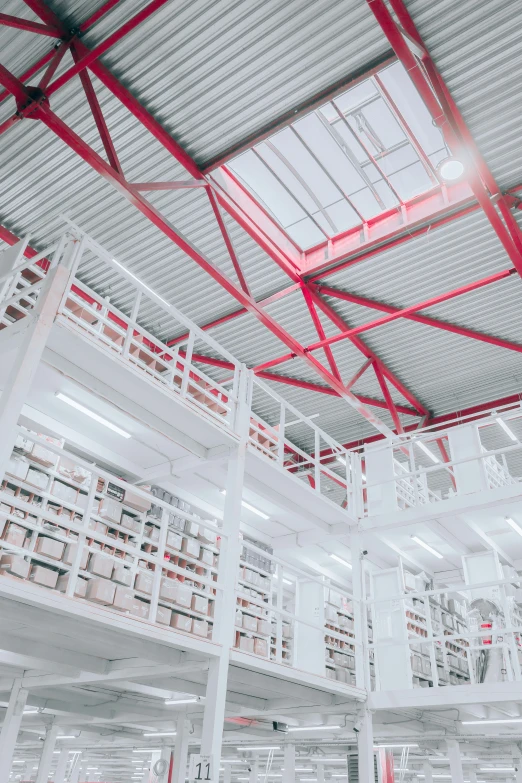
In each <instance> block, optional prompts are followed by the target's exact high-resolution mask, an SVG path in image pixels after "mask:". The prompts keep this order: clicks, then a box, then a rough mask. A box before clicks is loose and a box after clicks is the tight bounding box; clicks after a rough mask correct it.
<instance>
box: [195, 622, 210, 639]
mask: <svg viewBox="0 0 522 783" xmlns="http://www.w3.org/2000/svg"><path fill="white" fill-rule="evenodd" d="M192 633H193V634H195V635H196V636H204V637H205V639H206V638H207V636H208V623H207V621H206V620H192Z"/></svg>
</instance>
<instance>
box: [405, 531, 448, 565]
mask: <svg viewBox="0 0 522 783" xmlns="http://www.w3.org/2000/svg"><path fill="white" fill-rule="evenodd" d="M412 539H413V541H415V543H416V544H419V546H422V547H424V549H425V550H426V551H427V552H431V554H432V555H435V557H438V558H439V560H442V558H443V557H444V555H441V553H440V552H437V550H436V549H433V547H432V546H430V545H429V544H427V543H426V542H425V541H423V540H422V538H419V537H418V536H412Z"/></svg>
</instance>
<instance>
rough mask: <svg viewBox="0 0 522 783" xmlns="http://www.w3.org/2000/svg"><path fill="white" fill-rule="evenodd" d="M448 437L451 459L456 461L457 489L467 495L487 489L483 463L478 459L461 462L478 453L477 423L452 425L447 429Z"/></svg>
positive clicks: (479, 448) (479, 445)
mask: <svg viewBox="0 0 522 783" xmlns="http://www.w3.org/2000/svg"><path fill="white" fill-rule="evenodd" d="M448 439H449V444H450V449H451V456H452V459H453V460H454V461H455V462H456V463H457V464H456V465H455V467H454V472H455V481H456V484H457V491H458V492H459V493H460V494H463V495H467V494H469V493H471V492H481V491H483V490H485V489H487V487H488V485H487V480H486V475H485V470H484V466H483V464H482V463H481V462H480V461H479V460H470V461H468V462H464V463H462V460H466V459H467V458H468V457H472V456H473V455H475V454H478V453H479V452H480V450H481V444H480V438H479V434H478V429H477V425H476V424H464V425H461V426H460V427H453V428H451V429H450V430H449V431H448Z"/></svg>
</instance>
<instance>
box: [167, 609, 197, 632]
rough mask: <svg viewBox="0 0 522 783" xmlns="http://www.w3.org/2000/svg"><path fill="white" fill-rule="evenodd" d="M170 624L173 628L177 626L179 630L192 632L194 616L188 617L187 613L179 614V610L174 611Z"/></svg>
mask: <svg viewBox="0 0 522 783" xmlns="http://www.w3.org/2000/svg"><path fill="white" fill-rule="evenodd" d="M170 625H171V628H176V629H177V630H178V631H185V632H186V633H191V631H192V617H187V615H185V614H178V613H177V612H172V617H171V620H170Z"/></svg>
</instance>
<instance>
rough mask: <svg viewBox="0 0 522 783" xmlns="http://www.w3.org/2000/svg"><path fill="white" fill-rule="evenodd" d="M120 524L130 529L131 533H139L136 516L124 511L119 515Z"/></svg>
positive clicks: (139, 524) (138, 521)
mask: <svg viewBox="0 0 522 783" xmlns="http://www.w3.org/2000/svg"><path fill="white" fill-rule="evenodd" d="M120 525H121V526H122V527H124V528H126V529H127V530H131V531H132V532H133V533H139V532H140V530H141V522H140V520H139V519H136V517H132V516H131V515H130V514H126V513H125V512H123V513H122V515H121V520H120Z"/></svg>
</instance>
